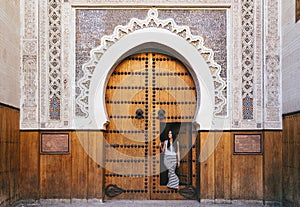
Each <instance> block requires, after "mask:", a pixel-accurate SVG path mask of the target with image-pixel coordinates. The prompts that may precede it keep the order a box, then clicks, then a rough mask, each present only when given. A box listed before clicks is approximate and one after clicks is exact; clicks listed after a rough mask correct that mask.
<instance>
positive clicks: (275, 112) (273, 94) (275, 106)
mask: <svg viewBox="0 0 300 207" xmlns="http://www.w3.org/2000/svg"><path fill="white" fill-rule="evenodd" d="M265 5H266V6H267V8H268V11H267V13H266V16H265V19H266V32H265V35H266V40H265V41H266V42H265V65H266V69H265V74H264V75H265V77H264V79H265V83H266V84H265V89H264V90H265V97H264V99H265V106H264V113H265V117H264V120H265V123H264V124H265V125H264V126H265V127H266V128H281V127H282V120H281V114H282V112H281V111H282V109H281V86H280V85H281V76H280V22H279V19H280V15H279V13H280V8H279V6H280V1H279V0H265Z"/></svg>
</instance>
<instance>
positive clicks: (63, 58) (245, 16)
mask: <svg viewBox="0 0 300 207" xmlns="http://www.w3.org/2000/svg"><path fill="white" fill-rule="evenodd" d="M22 2H23V4H24V5H25V7H24V8H25V9H24V12H23V27H24V34H23V39H22V51H23V53H22V57H23V62H22V77H21V79H22V81H23V86H22V100H23V103H21V113H22V120H21V128H22V129H34V128H38V129H39V128H41V129H51V128H68V129H71V128H75V129H76V126H75V124H74V122H73V120H74V119H75V118H76V117H78V116H81V115H82V114H81V110H80V108H78V104H77V103H76V99H75V98H74V97H77V96H78V95H80V93H81V90H80V88H78V80H79V79H80V78H81V77H82V69H81V64H82V63H83V62H87V61H88V60H89V58H90V57H89V50H91V49H93V48H95V47H97V46H99V45H100V44H101V34H103V35H111V34H112V33H113V29H114V26H111V27H109V26H107V25H106V26H105V27H104V28H103V27H98V31H97V32H96V31H94V33H92V34H91V36H82V35H86V34H87V33H84V32H83V33H80V31H79V30H80V28H79V26H80V25H79V21H84V20H86V19H88V17H87V16H88V15H89V16H90V18H92V16H93V15H92V13H93V12H94V13H97V12H100V13H101V12H104V13H106V15H105V18H107V23H108V22H109V24H110V25H116V26H117V25H123V26H124V25H127V24H128V22H129V20H130V19H132V18H137V19H141V20H143V19H145V18H146V15H147V10H148V9H149V8H151V7H152V6H156V8H158V11H159V14H160V16H159V18H160V19H162V20H164V19H167V18H172V19H174V21H175V22H176V21H177V23H178V24H179V25H182V26H188V27H189V28H190V30H191V32H192V33H193V35H199V36H201V37H203V39H204V44H205V46H206V47H208V48H210V49H212V50H213V51H214V54H215V56H214V60H215V61H216V62H217V63H218V65H220V66H221V73H220V77H221V78H222V80H223V81H224V82H225V84H226V88H224V89H223V92H222V94H223V96H224V97H225V98H226V104H225V105H224V107H223V108H222V110H221V113H218V114H216V116H219V118H220V119H223V120H224V123H226V124H225V126H223V128H231V129H260V128H281V94H280V91H281V90H280V88H281V86H280V67H279V66H280V62H279V55H280V53H279V49H278V48H279V44H280V40H279V31H280V27H279V22H278V16H279V10H280V8H279V4H278V1H277V0H276V1H271V0H269V1H267V0H265V1H253V0H230V1H229V0H228V1H226V0H215V1H211V0H198V1H197V0H190V1H186V0H185V1H175V0H173V1H168V5H172V7H174V8H171V7H169V8H168V7H165V3H166V1H162V0H161V1H153V2H152V1H151V2H149V1H145V2H143V1H134V0H132V1H126V2H125V1H120V0H118V1H117V0H116V1H104V0H90V1H89V0H73V1H67V0H58V1H57V0H48V1H41V2H40V3H39V4H37V3H36V1H34V0H26V1H22ZM129 4H132V5H143V6H142V7H140V6H137V7H136V8H132V7H131V8H130V9H127V7H126V6H128V5H129ZM106 5H109V6H110V8H107V7H106ZM124 5H126V6H124ZM162 5H164V7H163V9H161V11H160V6H162ZM191 5H192V6H191ZM89 6H90V8H89ZM116 6H117V7H116ZM204 6H205V7H204ZM264 6H265V8H267V9H263V8H264ZM116 8H123V9H122V10H124V12H123V14H125V17H124V18H122V19H121V20H122V21H120V18H118V12H117V14H116V13H114V12H115V11H116V10H115V9H116ZM145 8H146V9H145ZM161 8H162V7H161ZM175 8H177V10H176V9H175ZM200 8H202V10H201V12H207V14H212V13H213V11H214V10H215V11H217V10H218V9H220V8H221V10H222V11H224V10H225V11H226V12H225V14H226V15H224V14H222V15H216V16H215V17H214V18H213V17H209V16H207V19H208V20H209V21H215V23H216V24H215V25H218V23H220V21H218V17H219V18H221V20H222V21H224V19H225V22H226V25H223V26H222V25H220V24H219V26H221V27H222V29H223V30H222V29H221V31H224V28H226V29H225V30H226V31H225V32H226V39H220V40H219V41H221V42H220V44H218V39H217V38H216V39H214V37H215V36H214V34H213V33H210V32H211V31H212V30H213V29H214V28H213V27H211V29H212V30H210V26H209V25H205V21H204V22H201V18H199V17H201V15H203V13H202V14H201V12H200V13H199V11H200ZM83 9H85V10H86V11H84V10H83ZM87 9H89V10H90V13H89V12H88V11H87ZM97 9H98V10H97ZM99 9H100V10H99ZM119 11H120V10H119ZM126 11H127V12H126ZM180 12H181V13H180ZM196 12H198V13H196ZM107 13H109V14H110V15H107ZM178 14H180V15H178ZM195 14H197V15H195ZM80 15H83V16H84V15H86V16H85V18H86V19H84V18H83V17H80ZM98 15H100V16H101V14H98ZM182 15H184V16H185V17H186V18H184V20H183V18H182V19H181V16H182ZM78 16H79V17H80V18H79V19H78ZM108 17H110V18H109V20H108ZM197 17H198V21H196V23H195V21H193V20H197ZM105 18H104V19H103V20H104V22H105ZM209 18H210V19H209ZM222 18H223V19H222ZM199 19H200V20H199ZM207 19H206V20H207ZM93 20H94V23H95V24H97V20H95V19H93ZM219 20H220V19H219ZM98 21H99V20H98ZM113 21H115V22H113ZM201 23H203V24H201ZM102 25H103V21H102ZM98 26H99V25H98ZM218 34H219V35H220V34H221V33H218ZM79 35H81V36H79ZM90 37H93V38H94V39H91V40H89V38H90ZM84 38H86V39H85V42H84V41H83V42H79V41H81V40H82V39H84ZM97 38H99V39H97ZM224 40H225V42H224ZM218 45H219V46H218ZM29 46H30V48H32V49H26V48H28V47H29ZM82 47H85V49H86V50H82V49H84V48H82ZM224 48H225V51H224ZM29 63H30V64H29ZM264 65H265V66H264ZM29 71H30V72H29ZM29 83H30V84H31V85H32V87H31V90H29V89H28V87H26V85H29ZM25 100H26V105H24V101H25ZM220 129H221V128H220Z"/></svg>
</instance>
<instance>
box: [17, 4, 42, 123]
mask: <svg viewBox="0 0 300 207" xmlns="http://www.w3.org/2000/svg"><path fill="white" fill-rule="evenodd" d="M22 3H23V5H22V7H21V8H24V11H23V12H22V14H24V16H22V18H23V19H24V20H23V25H22V27H23V28H24V30H23V31H24V35H23V36H22V50H21V51H22V65H21V87H22V88H21V94H22V99H21V100H22V101H21V110H22V111H21V112H22V113H21V120H20V121H21V127H22V128H37V127H38V78H37V77H38V70H37V36H38V35H37V30H36V27H35V24H36V22H37V18H36V13H35V11H36V6H37V5H36V4H35V1H34V0H28V1H24V2H22ZM25 14H26V15H25Z"/></svg>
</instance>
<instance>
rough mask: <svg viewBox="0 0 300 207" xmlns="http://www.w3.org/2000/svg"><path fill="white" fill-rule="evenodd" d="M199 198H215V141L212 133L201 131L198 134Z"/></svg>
mask: <svg viewBox="0 0 300 207" xmlns="http://www.w3.org/2000/svg"><path fill="white" fill-rule="evenodd" d="M200 146H201V147H200V152H201V154H200V159H201V167H200V169H201V172H200V173H201V178H200V198H201V199H214V198H215V153H214V149H215V141H214V133H212V132H201V135H200Z"/></svg>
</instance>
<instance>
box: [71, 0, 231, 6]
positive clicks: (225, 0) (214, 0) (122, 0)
mask: <svg viewBox="0 0 300 207" xmlns="http://www.w3.org/2000/svg"><path fill="white" fill-rule="evenodd" d="M72 3H74V4H86V3H88V4H109V5H111V4H123V5H124V4H125V5H128V4H132V5H135V6H136V5H139V4H143V5H145V4H146V5H161V4H163V5H166V4H167V5H170V4H178V5H184V4H187V5H191V4H208V5H211V4H219V5H220V4H230V3H231V0H209V1H207V0H168V1H167V2H166V0H150V1H149V0H130V1H126V0H72Z"/></svg>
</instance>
